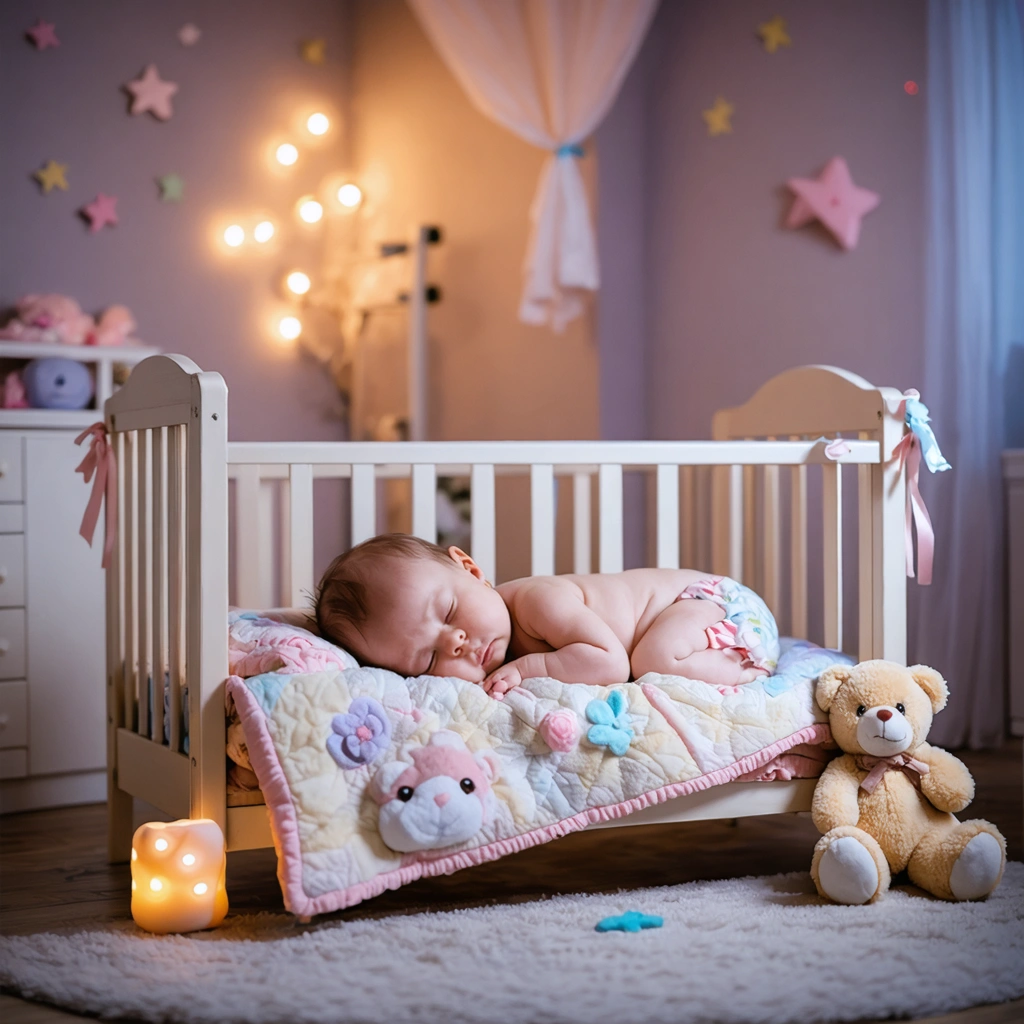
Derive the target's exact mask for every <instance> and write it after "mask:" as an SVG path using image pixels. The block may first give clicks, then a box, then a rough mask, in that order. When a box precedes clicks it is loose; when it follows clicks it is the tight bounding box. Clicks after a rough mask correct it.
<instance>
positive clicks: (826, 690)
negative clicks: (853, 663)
mask: <svg viewBox="0 0 1024 1024" xmlns="http://www.w3.org/2000/svg"><path fill="white" fill-rule="evenodd" d="M852 671H853V670H852V668H851V667H850V666H849V665H833V666H832V667H831V668H827V669H825V671H824V672H822V673H821V675H820V676H818V683H817V685H816V686H815V687H814V699H815V700H816V701H817V702H818V707H819V708H821V710H822V711H828V709H829V706H830V705H831V703H832V701H833V700H834V698H835V695H836V693H838V692H839V687H840V686H842V685H843V683H845V682H846V680H847V679H849V678H850V673H851V672H852Z"/></svg>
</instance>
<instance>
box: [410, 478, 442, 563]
mask: <svg viewBox="0 0 1024 1024" xmlns="http://www.w3.org/2000/svg"><path fill="white" fill-rule="evenodd" d="M412 532H413V534H414V535H415V536H417V537H420V538H421V539H422V540H429V541H430V542H431V543H432V544H436V543H437V467H436V466H434V465H430V464H425V465H421V466H413V467H412Z"/></svg>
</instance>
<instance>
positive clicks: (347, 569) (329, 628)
mask: <svg viewBox="0 0 1024 1024" xmlns="http://www.w3.org/2000/svg"><path fill="white" fill-rule="evenodd" d="M418 559H424V560H427V561H434V562H440V563H441V564H443V565H446V566H448V567H449V568H450V569H453V570H454V569H455V568H456V565H455V562H454V561H453V560H452V557H451V555H449V553H448V552H447V551H445V549H444V548H442V547H439V546H438V545H437V544H431V543H430V541H426V540H421V539H420V538H419V537H413V536H411V535H410V534H407V533H382V534H380V535H379V536H377V537H371V538H370V539H369V540H365V541H363V543H362V544H357V545H356V546H355V547H354V548H350V549H349V550H348V551H345V552H343V553H342V554H340V555H338V557H337V558H335V559H334V561H333V562H331V564H330V565H329V566H328V567H327V571H326V572H325V573H324V574H323V576H322V577H321V579H320V585H319V586H318V587H317V594H316V624H317V628H318V629H319V630H320V635H321V636H322V637H323V638H324V639H325V640H327V641H329V642H330V643H332V644H335V645H336V646H338V647H344V648H345V649H346V650H351V651H353V653H355V654H356V655H357V656H359V658H360V661H364V660H368V659H367V652H365V651H363V650H361V648H362V646H363V645H362V643H361V642H360V637H359V627H360V626H362V625H364V624H365V623H366V621H367V620H368V619H369V618H370V615H371V614H372V612H373V602H374V597H375V595H379V594H380V592H381V591H382V590H383V589H384V583H385V572H386V568H387V566H386V563H387V562H388V561H389V560H391V561H393V562H398V563H402V562H406V563H408V562H414V561H416V560H418Z"/></svg>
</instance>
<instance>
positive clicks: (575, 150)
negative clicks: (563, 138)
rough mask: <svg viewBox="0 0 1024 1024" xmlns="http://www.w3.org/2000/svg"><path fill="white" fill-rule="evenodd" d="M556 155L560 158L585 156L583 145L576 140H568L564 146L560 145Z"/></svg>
mask: <svg viewBox="0 0 1024 1024" xmlns="http://www.w3.org/2000/svg"><path fill="white" fill-rule="evenodd" d="M555 156H556V157H558V159H559V160H561V159H563V158H564V157H569V156H583V147H582V146H580V145H578V144H577V143H575V142H567V143H566V144H565V145H564V146H559V147H558V149H556V150H555Z"/></svg>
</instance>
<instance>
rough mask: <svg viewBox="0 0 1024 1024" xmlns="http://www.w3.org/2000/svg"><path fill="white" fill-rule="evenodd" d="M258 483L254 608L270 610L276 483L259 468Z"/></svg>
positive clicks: (272, 581)
mask: <svg viewBox="0 0 1024 1024" xmlns="http://www.w3.org/2000/svg"><path fill="white" fill-rule="evenodd" d="M259 472H260V482H259V487H258V488H257V491H256V494H257V499H256V529H257V531H258V533H257V534H256V536H257V537H258V538H259V539H258V540H257V542H256V550H255V554H254V557H255V559H256V579H257V581H258V582H257V589H256V596H255V598H254V599H253V600H254V605H253V606H254V607H256V608H272V607H274V605H276V604H277V600H278V599H277V595H276V594H275V593H274V556H275V554H276V552H275V551H274V540H273V538H274V503H275V502H274V499H275V497H276V492H277V486H278V484H277V481H276V480H266V479H264V477H263V469H262V467H260V470H259Z"/></svg>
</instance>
